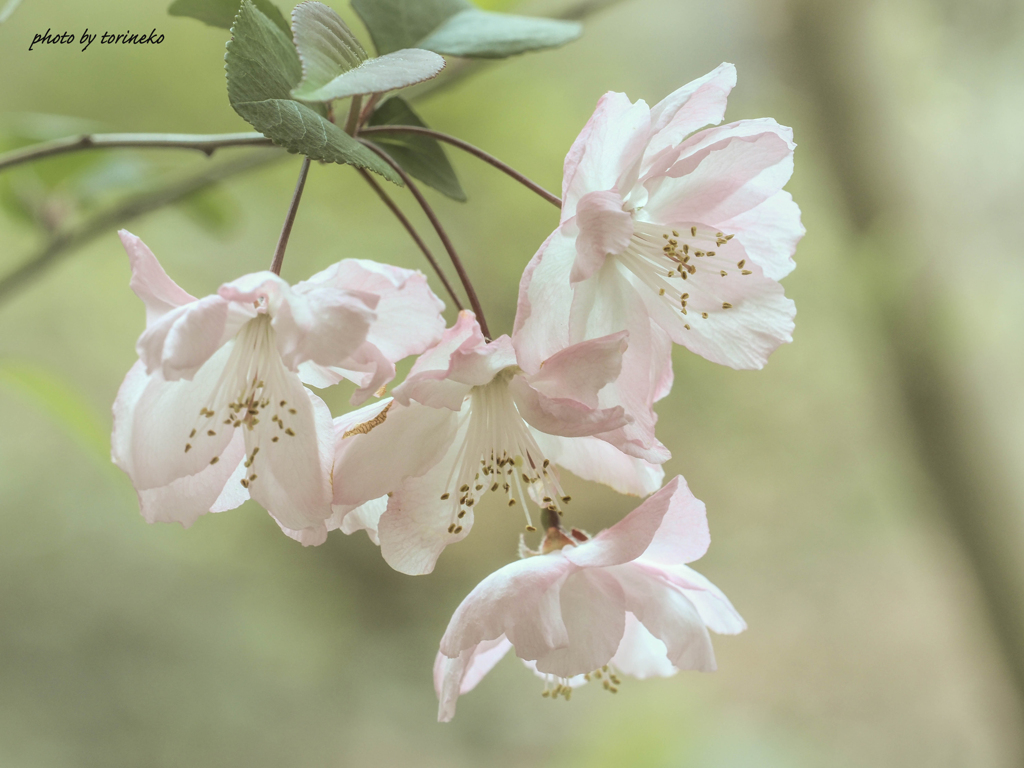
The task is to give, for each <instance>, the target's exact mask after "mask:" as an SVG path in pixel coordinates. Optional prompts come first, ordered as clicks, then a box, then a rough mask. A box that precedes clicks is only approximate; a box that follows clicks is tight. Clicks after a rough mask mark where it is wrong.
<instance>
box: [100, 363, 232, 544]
mask: <svg viewBox="0 0 1024 768" xmlns="http://www.w3.org/2000/svg"><path fill="white" fill-rule="evenodd" d="M158 375H159V374H158ZM150 378H151V377H150V376H149V375H147V374H146V370H145V366H143V364H142V363H141V362H137V363H135V365H133V366H132V367H131V369H130V370H129V371H128V375H127V376H125V379H124V382H123V383H122V384H121V388H120V389H119V390H118V393H117V398H116V399H115V400H114V407H113V415H114V431H113V434H112V436H111V458H112V459H113V461H114V463H115V464H116V465H117V466H118V467H120V468H121V469H122V470H124V471H125V473H127V474H128V476H129V477H130V478H132V481H133V482H135V478H136V473H135V462H134V454H133V451H132V442H133V434H134V432H135V430H136V429H137V428H138V427H137V424H136V413H137V407H138V404H139V401H140V400H141V399H142V395H143V394H144V393H145V391H146V388H147V386H148V385H149V383H150ZM143 421H144V420H143ZM244 450H245V447H244V444H243V442H242V437H241V435H238V436H236V437H235V439H232V440H231V441H230V442H229V443H228V445H227V447H226V448H225V449H224V451H223V455H222V461H221V462H218V463H217V464H214V465H210V464H209V463H207V464H206V466H205V467H203V468H202V469H200V471H198V472H197V473H196V474H193V475H186V476H184V477H179V478H177V479H175V480H172V481H171V482H169V483H168V484H167V485H164V486H161V487H156V488H148V489H140V490H139V491H138V495H139V506H140V508H141V511H142V516H143V517H144V518H145V519H146V521H147V522H149V523H155V522H176V523H181V525H182V526H184V527H185V528H188V527H189V526H190V525H192V523H194V522H195V521H196V520H197V519H198V518H199V516H200V515H203V514H206V513H207V512H210V511H217V510H216V509H213V508H214V507H215V505H216V503H217V501H218V499H219V497H220V496H221V495H222V492H223V491H224V489H225V485H226V483H227V482H228V480H229V477H230V475H231V473H232V468H233V467H234V466H236V465H238V464H239V463H240V462H241V459H242V454H243V453H244Z"/></svg>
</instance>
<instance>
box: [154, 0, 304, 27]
mask: <svg viewBox="0 0 1024 768" xmlns="http://www.w3.org/2000/svg"><path fill="white" fill-rule="evenodd" d="M253 2H254V4H255V6H256V7H257V8H259V9H260V11H261V12H262V13H263V15H264V16H266V17H267V18H268V19H270V20H271V21H272V22H274V23H275V24H276V25H277V26H278V27H280V28H281V29H282V30H283V31H284V32H285V33H288V32H289V31H290V30H289V29H288V22H287V21H286V20H285V18H284V15H283V14H282V13H281V11H280V9H279V8H278V7H277V6H276V5H274V4H273V3H272V2H270V0H253ZM239 5H241V3H240V2H236V0H174V2H173V3H171V7H170V8H168V9H167V13H169V14H170V15H171V16H188V17H190V18H193V19H199V21H201V22H203V23H204V24H208V25H210V26H211V27H221V28H223V29H231V24H232V23H233V22H234V20H235V16H236V15H237V14H238V6H239Z"/></svg>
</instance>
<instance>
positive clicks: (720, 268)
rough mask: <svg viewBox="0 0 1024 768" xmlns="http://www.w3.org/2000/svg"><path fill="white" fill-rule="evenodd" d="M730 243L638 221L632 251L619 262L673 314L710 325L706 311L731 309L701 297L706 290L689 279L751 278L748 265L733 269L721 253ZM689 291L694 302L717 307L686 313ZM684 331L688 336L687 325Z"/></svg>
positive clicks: (714, 235)
mask: <svg viewBox="0 0 1024 768" xmlns="http://www.w3.org/2000/svg"><path fill="white" fill-rule="evenodd" d="M732 238H733V235H727V234H725V233H724V232H720V231H717V230H713V229H710V228H708V227H702V226H700V225H696V224H693V225H680V226H677V227H676V228H671V227H664V226H660V225H658V224H651V223H650V222H644V221H634V222H633V235H632V237H631V238H630V241H629V245H628V246H626V249H625V250H624V251H623V252H622V253H620V254H618V255H617V258H618V259H619V262H620V263H621V264H622V265H623V266H624V267H625V268H626V269H628V270H629V271H630V272H632V273H633V274H634V275H635V276H636V277H637V278H638V279H639V280H640V281H641V282H642V283H643V284H644V285H646V286H647V287H649V288H650V289H651V290H653V291H654V292H655V293H657V294H658V296H660V297H661V298H662V299H663V300H664V301H665V302H667V303H668V304H669V305H670V306H671V307H672V309H673V311H678V312H681V313H682V314H683V315H686V316H687V317H688V319H691V318H699V319H703V320H707V319H708V312H707V311H704V310H711V309H715V310H717V308H718V304H719V303H720V305H721V308H722V309H731V308H732V304H730V303H729V302H726V301H722V302H718V300H717V299H713V297H711V296H701V294H702V293H703V292H705V289H704V286H703V285H701V284H699V283H702V282H703V281H702V280H700V279H698V281H697V283H694V282H690V283H689V284H688V283H687V281H688V280H689V279H690V277H691V276H693V275H698V273H700V274H699V275H698V277H699V278H707V277H709V276H711V275H718V276H721V277H727V276H728V275H729V274H730V273H737V272H738V273H739V274H740V275H750V274H753V273H752V272H751V270H749V269H746V266H747V264H746V259H741V260H740V261H737V262H735V263H734V262H733V261H732V260H731V259H730V258H729V256H728V255H727V254H726V253H725V252H724V251H723V250H720V249H723V248H724V249H725V250H728V244H729V241H730V240H732ZM690 291H693V292H694V295H695V298H698V299H702V298H703V299H709V300H713V301H715V305H714V307H712V306H710V305H709V306H701V307H699V309H698V310H697V311H696V312H693V307H688V304H690V303H692V301H691V299H690ZM706 292H707V293H709V294H710V293H711V292H710V291H706ZM704 303H707V302H704ZM691 312H693V314H692V315H691V314H690V313H691ZM683 327H684V328H686V329H687V330H690V325H689V323H686V324H684V326H683Z"/></svg>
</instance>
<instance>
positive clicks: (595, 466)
mask: <svg viewBox="0 0 1024 768" xmlns="http://www.w3.org/2000/svg"><path fill="white" fill-rule="evenodd" d="M533 438H534V440H536V441H537V445H538V446H540V450H541V452H542V453H543V454H544V455H545V456H546V457H547V458H548V459H550V460H551V461H552V463H554V464H557V465H558V466H560V467H563V468H565V469H568V470H569V471H570V472H572V473H573V474H574V475H576V476H577V477H580V478H583V479H584V480H591V481H593V482H595V483H604V484H605V485H607V486H609V487H610V488H612V489H613V490H615V491H618V492H619V493H625V494H631V495H633V496H648V495H650V494H652V493H654V492H655V491H656V490H658V489H659V488H660V487H661V482H662V480H663V479H664V477H665V470H664V469H662V468H661V467H660V466H659V465H657V464H651V463H650V462H649V461H644V460H643V459H637V458H635V457H633V456H628V455H627V454H625V453H623V452H622V451H620V450H619V449H618V448H616V447H615V446H613V445H612V444H611V443H608V442H605V441H604V440H601V439H600V438H597V437H558V436H556V435H547V434H544V433H543V432H538V431H534V432H533Z"/></svg>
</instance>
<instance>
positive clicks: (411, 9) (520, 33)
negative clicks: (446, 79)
mask: <svg viewBox="0 0 1024 768" xmlns="http://www.w3.org/2000/svg"><path fill="white" fill-rule="evenodd" d="M352 7H353V8H354V9H355V11H356V13H358V14H359V17H360V18H361V19H362V20H363V23H364V24H366V28H367V29H369V30H370V36H371V37H372V38H373V44H374V45H375V46H376V47H377V51H378V52H379V53H382V54H383V53H391V52H392V51H397V50H399V49H401V48H426V49H427V50H430V51H434V52H435V53H441V54H447V55H449V56H466V57H471V58H485V59H500V58H505V57H506V56H513V55H515V54H517V53H525V52H526V51H535V50H539V49H542V48H553V47H555V46H559V45H563V44H565V43H567V42H569V41H570V40H575V39H576V38H577V37H579V36H580V32H581V31H582V27H581V26H580V24H578V23H577V22H572V21H559V20H556V19H538V18H534V17H530V16H516V15H513V14H510V13H495V12H493V11H482V10H480V9H479V8H477V7H476V6H474V5H473V4H472V3H470V2H469V0H352Z"/></svg>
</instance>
